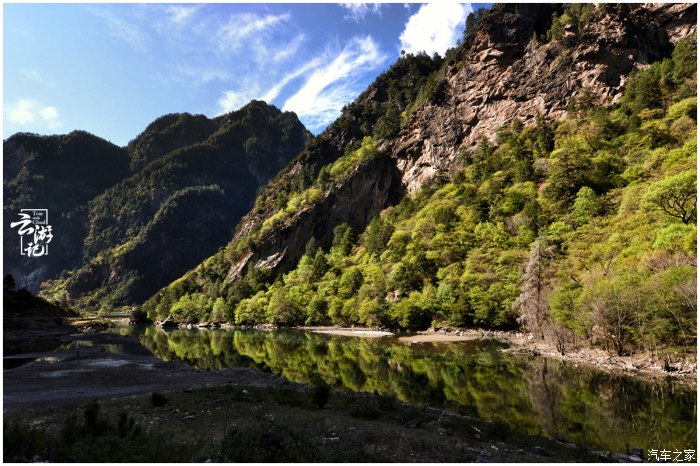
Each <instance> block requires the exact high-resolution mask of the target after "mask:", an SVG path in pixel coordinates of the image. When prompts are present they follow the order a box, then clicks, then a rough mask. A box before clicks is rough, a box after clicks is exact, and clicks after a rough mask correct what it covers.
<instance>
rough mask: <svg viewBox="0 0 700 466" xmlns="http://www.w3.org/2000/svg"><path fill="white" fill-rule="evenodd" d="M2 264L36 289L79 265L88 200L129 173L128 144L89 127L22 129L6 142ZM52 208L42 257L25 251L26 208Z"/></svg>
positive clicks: (31, 287)
mask: <svg viewBox="0 0 700 466" xmlns="http://www.w3.org/2000/svg"><path fill="white" fill-rule="evenodd" d="M3 169H4V170H3V196H4V205H3V220H4V231H3V235H4V236H3V248H4V251H5V254H4V259H3V268H4V271H5V273H10V274H12V275H13V276H14V277H16V280H17V282H18V284H19V285H21V286H23V287H27V288H29V289H31V290H32V291H37V290H38V289H39V284H40V283H41V282H42V281H44V280H46V279H47V278H50V277H53V276H55V275H57V274H58V273H60V272H61V271H62V270H64V269H66V268H71V267H74V266H75V265H76V264H77V263H78V261H79V259H80V255H81V251H82V243H83V240H84V238H85V236H86V233H87V232H86V230H85V224H86V223H87V221H88V209H87V204H88V202H89V201H90V200H91V199H92V198H94V197H95V196H97V195H98V194H100V193H101V192H103V191H104V190H105V189H107V188H109V187H111V186H113V185H114V184H116V183H117V182H119V181H120V180H122V179H123V178H125V177H126V176H128V174H129V156H128V154H127V151H126V150H124V149H123V148H120V147H117V146H115V145H114V144H112V143H110V142H107V141H105V140H104V139H101V138H98V137H96V136H93V135H92V134H89V133H86V132H84V131H74V132H72V133H70V134H67V135H61V136H39V135H36V134H26V133H20V134H16V135H14V136H12V137H10V138H8V139H7V140H6V141H4V143H3ZM29 208H41V209H48V223H49V225H51V226H52V229H53V235H54V238H53V239H52V240H51V243H50V245H49V251H50V252H49V253H48V254H47V255H45V256H42V257H41V258H37V257H27V256H26V255H21V254H20V238H19V236H18V233H17V229H13V228H11V227H10V224H11V223H12V222H16V221H18V218H19V217H18V215H19V213H20V210H21V209H29Z"/></svg>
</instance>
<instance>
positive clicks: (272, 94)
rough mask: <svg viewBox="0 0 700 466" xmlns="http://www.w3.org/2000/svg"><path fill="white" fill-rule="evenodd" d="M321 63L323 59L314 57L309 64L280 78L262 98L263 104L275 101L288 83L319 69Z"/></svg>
mask: <svg viewBox="0 0 700 466" xmlns="http://www.w3.org/2000/svg"><path fill="white" fill-rule="evenodd" d="M322 63H323V59H322V58H321V57H316V58H314V59H313V60H311V61H310V62H308V63H306V64H305V65H302V66H300V67H299V68H297V69H296V70H294V71H292V72H291V73H289V74H288V75H286V76H285V77H284V78H282V79H281V80H280V81H279V82H278V83H277V84H275V85H274V86H273V87H272V88H271V89H270V90H268V91H267V93H266V94H265V95H263V96H262V98H261V100H264V101H265V102H270V101H272V100H274V99H276V98H277V96H278V95H279V94H280V92H281V91H282V89H284V88H285V87H286V86H287V85H288V84H289V83H291V82H292V81H294V80H295V79H297V78H299V77H301V76H304V75H305V74H307V73H308V72H309V71H311V70H313V69H314V68H317V67H319V66H320V65H321V64H322Z"/></svg>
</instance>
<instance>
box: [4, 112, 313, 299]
mask: <svg viewBox="0 0 700 466" xmlns="http://www.w3.org/2000/svg"><path fill="white" fill-rule="evenodd" d="M74 134H82V133H71V135H74ZM71 135H69V136H68V137H70V136H71ZM22 138H24V139H22ZM62 138H66V137H64V136H50V137H43V138H42V137H38V136H31V135H29V136H28V135H18V136H13V137H12V138H10V139H8V140H7V141H5V154H6V155H5V166H6V167H8V166H9V167H21V168H14V169H12V168H11V170H14V171H11V172H10V174H11V175H12V174H14V173H15V172H16V173H17V174H16V175H15V176H14V177H13V178H12V180H11V181H9V182H8V181H6V183H5V198H6V207H5V212H6V225H7V218H8V216H16V215H17V213H16V212H18V209H19V208H22V207H24V206H26V205H29V204H31V206H39V207H41V208H43V207H44V206H46V207H48V209H49V213H50V223H51V224H52V226H53V231H54V232H55V234H56V235H57V238H54V239H53V240H52V243H51V244H50V246H49V247H50V254H48V255H47V256H45V258H46V259H48V260H50V261H51V262H50V264H52V267H50V268H46V266H45V264H46V263H47V261H46V260H41V259H40V258H31V259H30V258H27V259H25V261H24V262H22V264H26V265H25V266H24V268H22V267H13V264H15V263H16V262H15V261H16V260H17V255H14V254H9V253H8V251H11V250H12V249H11V248H16V249H19V247H18V244H19V239H18V238H17V233H16V231H13V232H12V234H11V235H8V234H6V236H5V238H6V244H5V251H6V254H5V258H6V259H5V264H6V270H7V271H9V272H10V273H12V274H13V275H15V278H16V279H17V282H18V284H20V285H21V286H26V285H27V284H28V283H27V278H28V277H32V278H33V276H31V275H30V274H31V272H32V269H31V267H32V264H37V263H38V264H42V265H41V267H39V268H38V269H39V272H38V273H37V272H36V271H35V272H34V274H35V276H37V279H35V280H34V281H33V282H32V284H33V285H34V286H35V288H36V285H38V282H40V281H45V280H47V279H48V280H49V281H48V283H46V284H45V286H44V289H43V290H42V296H44V297H45V298H48V299H52V300H56V301H60V302H69V303H71V304H72V305H73V306H75V307H77V308H81V309H100V308H103V309H114V308H116V307H120V306H128V305H132V304H137V303H140V302H142V301H143V300H145V299H146V298H148V297H149V296H150V295H151V294H153V293H154V292H155V291H157V290H158V289H159V288H160V287H162V286H164V285H166V284H167V283H169V282H170V281H171V280H173V279H175V278H177V277H178V276H180V275H182V274H183V273H185V272H186V271H187V270H188V269H190V268H191V267H193V266H195V265H196V264H198V263H199V262H201V261H202V260H203V259H205V258H206V257H208V256H210V255H211V254H213V253H215V252H216V251H217V250H218V249H219V248H220V247H221V246H223V245H225V244H226V242H227V241H228V240H230V238H231V234H232V232H233V228H234V227H235V225H236V223H237V222H238V220H239V219H240V217H241V216H242V215H243V214H244V213H245V212H246V211H247V210H248V209H250V207H251V204H252V201H253V199H254V197H255V195H256V191H257V190H258V188H259V187H260V186H261V185H262V184H264V183H265V182H266V181H267V180H269V179H270V178H271V177H272V176H274V174H275V173H277V172H278V171H279V170H280V169H281V168H282V167H284V166H285V165H286V164H287V162H288V161H289V160H290V159H291V158H292V157H294V156H295V155H297V154H298V153H299V152H300V151H302V150H303V149H304V147H305V146H306V144H307V143H308V142H309V140H310V139H311V135H310V133H309V132H308V131H307V130H306V129H305V128H304V127H303V125H302V124H301V123H300V122H299V120H298V118H297V117H296V115H294V114H293V113H289V112H284V113H283V112H280V111H279V110H278V109H276V108H275V107H272V106H269V105H267V104H265V103H264V102H257V101H253V102H251V103H249V104H248V105H246V106H245V107H243V108H241V109H240V110H238V111H236V112H232V113H229V114H226V115H223V116H221V117H217V118H214V119H208V118H206V117H204V116H202V115H194V116H193V115H189V114H175V115H166V116H163V117H161V118H159V119H157V120H156V121H154V122H153V123H151V124H150V125H149V126H148V127H147V128H146V129H145V130H144V131H143V133H141V134H140V135H139V136H138V137H136V138H135V139H134V140H133V141H131V142H130V143H129V144H128V145H127V147H126V148H118V147H116V146H111V147H112V149H113V152H114V154H117V155H112V157H113V158H115V157H118V161H119V164H120V165H119V166H118V167H114V166H113V165H114V164H111V162H110V160H111V159H108V160H103V159H105V158H106V157H107V155H106V154H112V153H111V152H109V153H108V152H107V151H105V150H104V149H103V148H93V147H92V146H89V145H86V144H81V141H77V142H75V144H74V146H69V147H70V148H74V150H73V149H72V150H73V152H68V149H65V148H63V147H64V146H62V145H60V144H59V143H54V144H53V145H51V144H44V145H40V144H39V143H38V142H36V141H43V140H49V141H54V140H56V141H61V140H62ZM27 141H29V142H27ZM56 144H58V145H56ZM105 144H106V143H105ZM64 145H65V144H64ZM8 149H13V150H8ZM32 151H35V152H36V154H38V155H36V156H30V155H23V154H32V153H33V152H32ZM64 153H67V154H69V155H64ZM70 157H73V158H70ZM64 162H65V163H64ZM32 163H33V164H34V165H31V164H32ZM91 163H94V167H93V165H89V164H91ZM115 163H116V162H115ZM85 164H88V167H91V168H90V169H93V170H94V173H93V172H87V169H83V168H81V167H83V166H84V165H85ZM30 172H31V173H41V175H42V177H39V175H36V176H32V175H29V173H30ZM6 173H7V170H6ZM23 173H27V174H25V175H23ZM47 181H48V182H47ZM84 184H88V185H90V187H91V188H92V189H91V190H88V189H87V188H86V187H84V186H83V185H84ZM37 191H39V192H42V193H44V192H45V193H46V194H45V195H43V197H42V196H39V195H35V194H34V193H35V192H37ZM74 192H77V193H79V194H80V196H78V194H76V193H74ZM28 193H29V194H28ZM32 195H33V197H32ZM52 199H54V200H55V201H52ZM8 201H9V202H8ZM59 201H60V204H57V203H55V202H59ZM67 201H70V202H71V203H70V204H69V203H68V202H67ZM74 211H75V212H78V213H79V215H78V214H75V213H73V212H74ZM58 217H61V219H63V218H65V221H61V222H59V221H58V220H57V218H58ZM59 235H62V236H61V238H62V237H63V236H66V237H69V238H70V240H71V241H72V242H71V243H70V246H71V247H70V249H68V248H67V247H66V244H68V243H67V242H66V243H64V242H57V240H58V239H60V238H59ZM66 241H68V240H66ZM14 243H17V244H14ZM33 266H34V267H36V265H33Z"/></svg>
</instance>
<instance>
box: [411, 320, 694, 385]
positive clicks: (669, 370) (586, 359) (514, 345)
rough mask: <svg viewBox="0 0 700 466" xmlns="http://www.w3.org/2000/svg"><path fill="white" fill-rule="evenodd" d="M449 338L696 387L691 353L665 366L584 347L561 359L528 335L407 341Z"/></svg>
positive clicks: (430, 333) (420, 338) (444, 333)
mask: <svg viewBox="0 0 700 466" xmlns="http://www.w3.org/2000/svg"><path fill="white" fill-rule="evenodd" d="M450 337H451V338H459V339H462V340H473V339H479V338H489V339H494V340H499V341H502V342H504V343H507V344H508V345H509V348H506V349H503V350H502V351H506V352H509V353H516V354H525V355H531V356H537V357H545V358H550V359H556V360H558V361H564V362H567V363H571V364H574V365H578V364H581V365H585V366H588V367H594V368H596V369H599V370H603V371H606V372H610V373H615V374H625V375H631V376H639V377H642V378H646V379H653V380H658V379H662V378H667V377H671V378H674V379H677V380H679V381H682V382H683V383H687V384H689V385H692V386H697V354H695V353H685V354H683V355H680V356H676V359H675V360H673V361H670V362H668V364H667V365H666V364H665V361H663V360H658V359H652V358H650V357H649V356H648V355H644V354H637V355H632V356H613V355H610V354H609V353H607V352H605V351H603V350H601V349H597V348H589V347H585V346H581V347H579V348H577V349H575V350H573V349H570V350H567V351H566V352H565V354H563V355H562V354H561V353H560V352H559V351H558V350H557V349H556V348H555V347H554V346H553V345H551V344H549V343H547V342H544V341H541V340H537V339H536V338H534V337H533V336H532V335H529V334H524V333H518V332H503V331H492V330H478V329H456V330H443V329H440V330H434V329H429V330H425V331H422V332H418V335H416V336H415V337H411V340H410V341H412V342H414V343H417V342H424V343H425V342H439V341H447V340H445V339H446V338H450ZM665 366H666V367H665Z"/></svg>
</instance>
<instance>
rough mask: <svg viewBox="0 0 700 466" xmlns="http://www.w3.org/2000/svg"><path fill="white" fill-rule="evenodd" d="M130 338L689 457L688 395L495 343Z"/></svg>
mask: <svg viewBox="0 0 700 466" xmlns="http://www.w3.org/2000/svg"><path fill="white" fill-rule="evenodd" d="M133 331H137V332H139V338H140V340H141V342H142V343H143V344H144V345H145V346H146V347H148V348H149V349H150V350H151V351H153V352H154V353H155V354H156V356H158V357H159V358H161V359H163V360H173V359H177V360H181V361H184V362H186V363H187V364H190V365H192V366H195V367H198V368H200V369H204V370H217V369H221V368H225V367H232V366H243V367H251V368H255V369H259V370H265V371H270V372H272V373H274V374H277V375H280V376H282V377H284V378H287V379H289V380H291V381H294V382H301V383H308V382H309V381H311V380H314V379H315V378H316V377H321V378H322V379H323V380H325V381H326V382H327V383H329V384H330V385H332V386H334V387H336V388H338V389H348V390H353V391H362V392H375V391H376V392H377V393H379V394H381V395H386V396H392V397H396V398H398V399H399V400H402V401H406V402H412V403H426V404H430V405H436V406H444V407H445V408H446V409H448V410H451V411H456V412H460V413H463V414H469V415H474V416H478V417H480V418H483V419H490V420H493V421H494V422H496V423H498V424H503V425H506V426H508V427H509V428H511V429H515V430H518V431H521V432H527V433H530V434H543V435H547V436H548V437H552V438H565V439H567V440H568V441H572V442H574V443H577V444H582V445H588V446H592V447H595V448H603V449H606V450H611V451H626V450H627V449H628V448H635V447H638V448H645V449H646V448H667V449H668V448H681V449H686V448H695V439H696V401H695V393H694V392H693V391H691V390H687V389H682V388H680V387H677V386H674V382H671V381H669V382H667V383H664V382H659V383H649V382H641V381H635V380H632V379H631V378H627V377H620V376H613V375H610V374H605V373H602V372H599V371H594V370H588V369H582V368H575V367H572V366H571V365H568V364H565V363H561V362H559V361H553V360H547V359H543V358H529V357H521V356H515V355H512V354H506V353H503V352H501V351H499V349H500V348H502V347H503V345H502V344H501V343H498V342H495V341H469V342H461V343H450V344H418V345H415V344H414V345H409V344H406V343H402V342H399V341H398V340H396V339H393V338H381V339H359V338H350V337H338V336H330V335H319V334H312V333H305V332H298V331H285V332H282V331H279V332H261V331H254V330H230V331H223V330H219V331H207V330H191V331H188V330H175V331H173V332H168V333H166V332H164V331H162V330H160V329H158V328H156V327H147V328H145V329H138V330H133Z"/></svg>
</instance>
